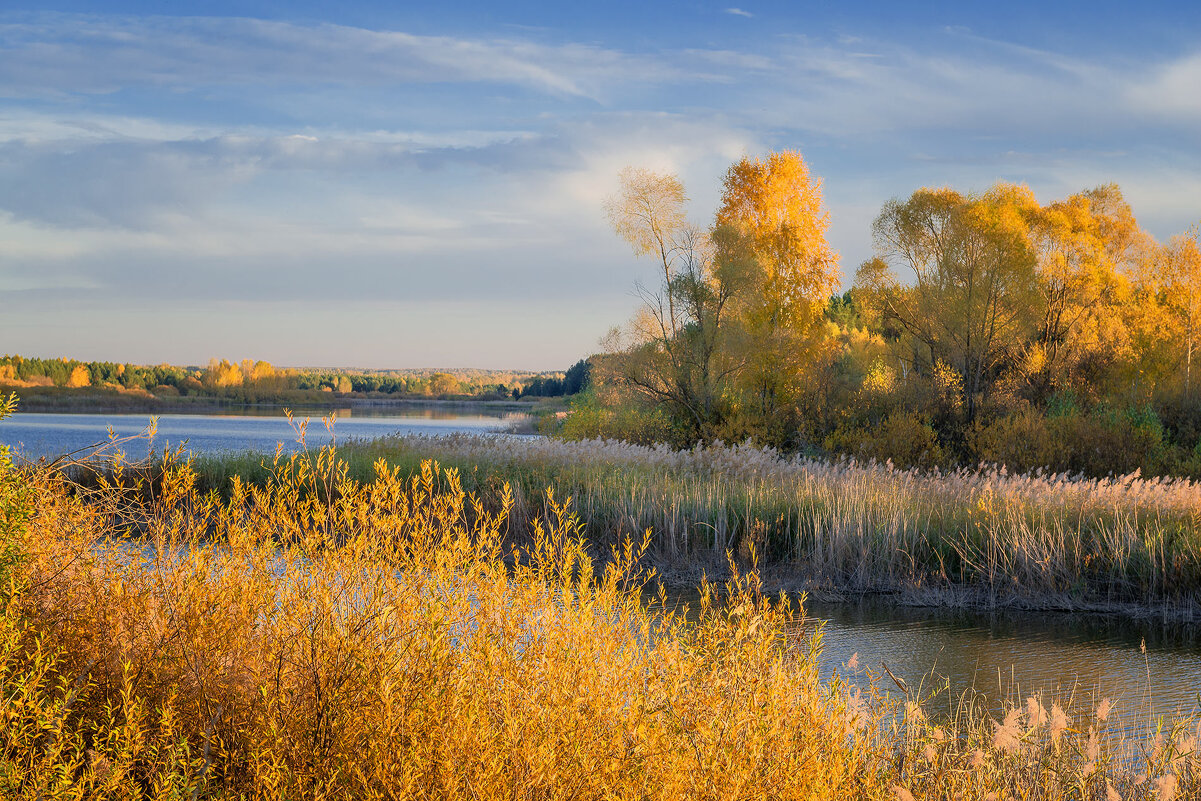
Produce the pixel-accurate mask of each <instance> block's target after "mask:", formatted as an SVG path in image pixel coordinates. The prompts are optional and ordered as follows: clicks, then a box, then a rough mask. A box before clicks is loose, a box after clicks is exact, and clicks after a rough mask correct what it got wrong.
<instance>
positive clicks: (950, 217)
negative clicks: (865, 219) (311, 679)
mask: <svg viewBox="0 0 1201 801" xmlns="http://www.w3.org/2000/svg"><path fill="white" fill-rule="evenodd" d="M1036 205H1037V204H1036V203H1035V201H1034V199H1033V196H1032V195H1031V194H1030V192H1029V190H1027V189H1025V188H1024V187H1017V186H1011V185H1005V184H998V185H997V186H995V187H993V188H992V189H991V190H989V191H988V192H987V193H985V194H984V195H982V196H979V197H976V196H971V195H962V194H960V193H958V192H956V191H954V190H952V189H949V188H944V189H919V190H918V191H916V192H914V193H913V195H912V196H910V197H909V199H908V200H905V201H901V200H892V201H890V202H888V203H887V204H885V206H884V209H883V211H882V212H881V213H880V216H879V217H877V218H876V221H875V223H874V224H873V233H874V237H875V244H876V248H877V251H878V254H879V255H878V256H877V257H876V258H874V259H872V260H870V261H868V262H866V263H865V264H864V265H863V266H861V267H860V269H859V272H858V274H857V276H856V286H857V288H859V289H860V290H861V291H862V293H863V295H864V297H865V298H868V299H869V302H871V303H873V304H875V305H876V307H877V309H878V312H879V313H880V315H881V317H882V318H883V319H884V320H885V321H886V324H889V325H893V326H895V327H896V328H897V329H898V330H899V331H900V332H901V333H903V334H905V335H907V338H908V341H909V358H910V360H911V366H912V367H913V368H914V369H916V370H917V371H918V372H920V373H923V374H925V375H927V376H933V375H935V373H936V371H937V368H938V366H939V364H940V363H945V364H947V365H949V366H951V367H952V368H954V370H955V371H956V372H958V374H959V377H960V379H961V381H962V387H963V390H962V391H963V396H964V398H963V399H964V409H965V412H966V419H967V420H968V421H971V420H972V419H974V417H975V415H976V411H977V408H978V403H979V400H978V399H979V398H980V396H981V395H983V394H984V393H985V392H986V391H987V390H988V388H989V384H990V381H991V380H992V379H993V378H995V375H996V371H997V369H998V367H999V365H1000V364H1001V362H1002V360H1003V358H1004V357H1005V356H1006V355H1007V354H1012V353H1013V352H1014V351H1015V349H1017V348H1019V347H1020V346H1021V345H1022V344H1023V343H1024V342H1025V341H1026V340H1027V338H1028V337H1029V335H1030V333H1031V331H1032V328H1033V324H1034V315H1035V314H1037V298H1038V295H1037V284H1036V276H1035V264H1036V260H1035V255H1034V252H1033V250H1032V248H1031V246H1030V242H1029V239H1028V235H1027V226H1026V221H1025V220H1026V216H1027V214H1028V213H1029V211H1030V210H1031V208H1032V207H1034V206H1036ZM898 270H899V271H901V273H902V274H903V276H899V275H898V272H897V271H898Z"/></svg>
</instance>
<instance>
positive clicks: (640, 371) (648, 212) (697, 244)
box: [605, 168, 742, 439]
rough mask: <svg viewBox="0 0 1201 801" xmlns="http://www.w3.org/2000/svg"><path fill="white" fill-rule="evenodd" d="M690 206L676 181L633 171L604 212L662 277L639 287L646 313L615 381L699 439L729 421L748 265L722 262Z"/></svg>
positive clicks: (622, 349) (633, 328)
mask: <svg viewBox="0 0 1201 801" xmlns="http://www.w3.org/2000/svg"><path fill="white" fill-rule="evenodd" d="M686 204H687V196H686V195H685V193H684V186H683V184H682V183H681V182H680V180H679V178H678V177H677V176H675V175H671V174H667V173H655V172H651V171H649V170H645V169H634V168H627V169H625V170H623V171H622V173H621V175H620V190H619V192H618V193H617V194H616V195H615V196H613V197H612V198H610V199H609V200H608V201H607V202H606V204H605V211H606V214H607V216H608V218H609V222H610V223H611V224H612V226H613V229H614V230H615V231H616V232H617V234H618V235H619V236H621V237H622V238H623V239H625V240H626V241H627V242H629V243H630V246H631V247H632V248H633V250H634V253H635V254H637V255H650V256H652V257H653V258H654V260H655V262H656V267H657V270H658V277H659V281H658V284H659V285H658V286H657V287H655V288H653V289H648V288H647V287H645V286H643V285H641V284H639V287H638V291H639V294H640V296H641V297H642V300H643V307H642V309H640V310H639V313H638V314H637V315H636V316H635V318H634V320H633V322H632V323H631V325H630V326H629V329H628V334H629V336H628V339H629V341H627V342H625V343H622V344H621V345H620V346H619V348H618V350H619V354H617V355H618V356H619V358H617V359H615V360H613V361H612V362H611V363H612V364H613V365H614V369H615V371H616V378H617V380H619V381H620V382H622V383H623V384H624V385H626V386H628V387H630V388H632V389H634V390H635V391H636V392H638V393H639V394H640V395H642V396H644V397H646V398H648V399H650V400H651V401H653V402H655V403H660V404H663V405H665V406H666V407H667V408H668V410H669V411H670V413H671V415H672V417H673V418H674V419H676V420H678V421H679V422H680V423H681V424H682V425H683V426H684V427H685V428H686V429H687V431H688V432H689V437H690V438H694V439H695V438H705V437H708V436H710V435H711V434H712V432H713V431H714V430H716V429H717V428H718V427H719V426H720V425H721V424H722V422H723V421H724V418H725V414H726V410H725V405H724V398H725V395H726V387H727V383H728V381H729V380H730V378H731V376H732V375H733V373H734V372H735V371H736V369H737V364H736V363H734V362H733V361H732V360H731V359H730V357H729V353H728V347H727V345H728V340H729V332H728V329H727V326H726V317H727V314H726V310H727V307H728V304H729V302H730V299H731V297H732V295H733V293H734V292H735V290H736V286H737V278H738V275H737V273H738V270H739V269H740V268H741V266H742V265H741V264H740V263H737V262H736V261H733V260H730V259H727V260H726V261H725V262H719V261H718V260H717V258H716V254H717V248H716V246H715V240H714V237H713V236H712V235H711V232H708V231H704V230H702V229H701V228H699V227H697V226H695V225H692V224H690V223H689V222H688V221H687V217H686V213H685V211H686V210H685V207H686ZM731 252H733V250H731Z"/></svg>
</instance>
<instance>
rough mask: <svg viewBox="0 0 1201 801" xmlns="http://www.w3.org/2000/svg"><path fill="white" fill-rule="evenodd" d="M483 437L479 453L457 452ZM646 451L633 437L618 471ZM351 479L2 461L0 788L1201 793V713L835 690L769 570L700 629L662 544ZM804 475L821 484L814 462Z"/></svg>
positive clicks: (419, 477)
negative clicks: (211, 475) (49, 467)
mask: <svg viewBox="0 0 1201 801" xmlns="http://www.w3.org/2000/svg"><path fill="white" fill-rule="evenodd" d="M478 446H479V443H478V442H473V441H470V440H463V441H460V442H459V447H460V448H462V456H463V458H466V457H467V456H468V455H469V453H470V450H469V449H470V447H478ZM590 447H592V448H593V449H594V450H595V452H596V453H598V454H600V453H603V446H600V445H592V446H590ZM509 453H510V454H512V457H513V458H514V459H522V458H525V459H529V458H532V457H531V456H530V453H532V451H522V450H520V449H518V448H513V449H510V450H509ZM630 453H638V452H629V451H625V450H622V449H615V451H614V452H613V453H612V454H611V455H610V457H609V460H610V463H611V465H612V469H613V470H620V469H622V468H621V462H620V457H621V456H622V454H626V455H627V456H628V455H629V454H630ZM723 454H725V455H727V456H730V458H735V457H736V456H738V451H736V450H733V451H728V452H724V451H723V452H714V453H709V454H692V455H681V456H677V457H672V456H670V455H669V454H665V453H664V454H661V457H662V459H663V460H664V461H665V464H664V466H662V467H661V468H658V469H660V470H664V471H666V469H667V466H668V465H667V463H669V462H670V460H671V459H673V458H674V459H678V460H680V461H681V462H683V463H685V464H686V465H691V464H692V463H693V462H702V461H703V462H705V463H706V464H708V465H709V468H708V470H709V471H710V472H711V473H712V474H713V475H710V476H709V477H708V478H705V477H704V476H703V475H702V474H701V473H700V471H699V468H698V467H697V466H696V465H692V467H690V468H689V469H691V470H693V471H694V472H696V473H697V476H696V477H695V479H693V480H695V482H697V486H699V487H703V486H710V487H712V486H713V485H714V482H715V481H716V478H715V476H716V475H717V474H718V471H719V465H720V464H721V462H720V461H719V456H721V455H723ZM368 455H369V454H366V453H363V452H361V451H360V452H358V453H357V454H356V455H355V458H356V459H357V460H361V459H364V458H367V456H368ZM543 455H544V456H546V454H543ZM645 457H646V454H640V453H639V459H645ZM750 464H751V461H750V460H749V459H748V458H747V454H742V455H741V458H739V459H737V460H736V461H735V462H734V463H733V464H732V465H730V466H729V467H728V468H727V469H728V470H730V471H732V475H735V476H742V477H743V479H746V480H749V479H747V477H748V476H749V475H750V474H749V473H748V472H746V471H748V470H749V469H750V467H749V465H750ZM350 469H351V464H350V463H348V462H346V461H343V460H342V459H341V458H340V456H339V454H338V453H336V452H335V451H334V450H333V449H325V450H321V451H316V450H313V451H309V452H308V453H307V454H304V455H300V456H296V457H291V458H286V459H280V460H278V461H276V462H274V463H272V464H271V467H270V469H268V470H266V472H265V473H264V474H263V475H261V476H258V477H257V478H258V479H259V480H258V481H256V482H255V483H253V484H252V483H249V482H246V481H242V480H241V479H237V480H234V481H232V482H231V486H230V488H229V491H228V493H227V494H226V495H224V496H222V495H220V494H217V493H211V492H203V491H200V490H199V489H198V476H197V474H196V472H194V470H193V469H192V468H191V467H189V466H187V465H176V466H173V467H170V468H169V469H168V470H166V472H165V474H164V475H162V476H160V478H159V480H158V481H157V482H156V484H155V486H154V492H153V493H152V494H151V493H148V492H147V487H145V486H141V485H139V481H140V480H139V479H138V478H137V475H136V473H129V474H125V473H122V472H121V471H116V472H114V473H110V474H109V476H108V477H107V478H104V479H102V480H100V481H98V482H95V483H94V484H93V486H92V487H91V488H90V489H85V488H80V487H72V486H69V485H68V484H67V483H66V480H65V479H64V477H63V476H62V474H61V473H53V472H49V471H45V470H34V471H26V472H24V473H19V472H17V471H14V470H12V469H10V468H7V467H5V468H4V469H3V470H0V504H2V506H0V508H3V510H4V517H3V524H4V527H3V534H4V536H5V539H6V541H7V542H9V543H10V544H11V545H12V547H11V548H10V550H9V551H8V556H7V558H6V560H5V572H6V576H5V586H6V590H5V591H4V594H3V609H2V612H3V614H2V615H0V687H2V691H3V694H4V698H5V708H4V714H5V719H6V725H5V726H4V728H3V732H2V733H0V792H2V793H3V794H4V795H5V796H6V797H23V798H33V797H39V798H48V799H49V798H180V799H183V798H190V799H195V798H281V799H282V798H430V799H433V798H452V799H453V798H464V799H492V798H529V799H535V798H537V799H559V798H563V799H566V798H598V799H599V798H648V799H649V798H673V799H675V798H712V799H737V798H787V799H792V798H804V799H843V798H862V799H898V801H907V800H908V799H909V798H931V799H948V801H949V800H950V799H956V798H998V799H999V798H1043V799H1068V798H1072V799H1076V798H1098V799H1110V798H1124V799H1171V798H1187V797H1193V796H1192V795H1190V794H1195V793H1196V792H1197V791H1198V789H1201V787H1199V785H1198V781H1199V770H1201V765H1199V764H1198V760H1197V756H1196V752H1195V745H1196V735H1197V731H1196V725H1195V724H1196V721H1192V720H1176V721H1171V720H1160V719H1154V718H1152V719H1148V718H1145V717H1141V716H1140V714H1139V710H1126V712H1128V713H1129V714H1128V715H1127V716H1126V717H1124V718H1123V717H1122V716H1121V715H1120V714H1119V713H1120V712H1122V710H1114V711H1111V710H1110V709H1109V704H1108V702H1105V701H1102V702H1101V703H1100V704H1099V706H1098V707H1097V708H1096V709H1095V710H1093V711H1091V712H1089V713H1088V714H1087V715H1081V714H1079V713H1077V715H1076V718H1077V719H1075V720H1073V719H1071V718H1070V717H1069V716H1068V713H1067V712H1065V711H1064V710H1065V708H1068V707H1067V705H1066V701H1064V700H1063V699H1050V698H1046V699H1043V698H1030V699H1026V700H1021V699H1019V701H1020V703H1019V704H1017V705H1014V706H1012V707H1011V708H1008V709H1006V710H1005V711H1004V714H1002V715H1000V716H993V715H990V714H989V713H988V712H987V711H986V710H985V709H984V708H983V707H981V706H978V705H975V704H974V703H973V699H971V698H970V697H969V698H964V699H963V701H962V702H961V704H960V705H959V706H958V707H957V708H954V709H950V710H940V709H928V708H924V707H923V703H922V702H923V699H922V697H921V696H920V695H919V694H917V693H904V694H901V693H897V692H894V693H892V694H885V693H884V692H883V691H882V690H881V689H879V687H878V686H877V689H875V690H872V691H868V692H859V691H856V692H851V691H850V689H849V687H848V686H847V685H845V684H843V683H842V682H841V681H840V680H839V679H838V678H835V679H834V680H832V681H827V682H823V681H821V680H819V678H818V676H817V671H816V669H815V665H816V654H817V653H818V650H819V649H820V647H821V640H820V634H819V633H818V634H815V633H814V632H812V630H806V629H804V628H801V627H798V626H797V623H796V621H797V620H798V616H799V612H800V610H799V609H798V608H797V607H796V606H795V605H793V604H791V603H790V602H789V601H788V600H787V599H786V598H784V597H781V598H777V599H772V598H769V597H767V596H765V594H764V593H762V592H761V586H760V584H759V582H758V578H757V577H756V576H755V575H754V574H753V573H750V574H737V573H736V574H735V575H733V576H731V578H730V580H729V582H728V583H726V584H725V585H723V586H713V585H709V584H706V585H705V586H704V587H703V588H702V596H701V597H702V600H701V601H700V602H699V608H696V609H693V610H691V611H689V612H688V613H687V614H685V613H684V612H683V611H678V612H673V611H670V610H665V609H664V608H663V605H662V604H661V603H656V602H655V601H654V600H653V596H652V597H648V595H647V594H646V592H645V590H647V589H653V588H654V586H655V583H654V581H653V578H652V577H651V576H650V575H648V574H647V573H645V572H643V571H642V569H641V568H640V567H639V565H640V564H641V563H642V561H643V560H642V559H641V557H642V556H643V554H644V552H645V550H646V549H648V548H658V547H665V546H666V544H667V543H668V542H670V540H663V541H661V542H658V543H655V542H651V541H650V540H648V539H631V540H626V541H624V542H622V543H619V544H618V545H616V547H615V549H614V550H613V551H612V552H610V553H609V554H608V555H607V558H605V559H604V560H603V563H602V562H599V561H597V560H595V559H594V557H593V554H595V553H596V551H597V546H596V544H595V543H592V542H589V541H588V540H587V539H586V538H585V536H584V531H583V528H582V527H581V525H580V524H579V522H578V520H577V518H576V517H575V513H574V507H573V506H569V505H568V504H567V503H566V501H553V502H552V501H551V500H550V499H549V498H548V499H547V500H546V501H545V504H544V505H543V506H542V507H540V508H541V509H543V510H544V511H545V512H547V514H544V515H542V514H540V515H539V516H538V517H534V516H531V517H530V528H529V531H528V532H526V536H525V537H524V538H523V539H524V543H523V545H522V547H520V548H517V547H515V546H514V545H513V544H512V537H511V535H510V534H508V533H507V529H508V526H509V523H510V516H511V515H512V514H513V512H514V510H515V509H516V504H517V500H516V491H514V492H513V494H512V495H511V496H510V495H508V494H507V493H506V492H505V489H504V487H503V485H502V487H501V488H499V489H498V490H497V498H498V499H499V501H500V503H499V507H498V508H496V509H494V510H493V509H490V508H489V507H490V506H491V504H490V503H485V502H483V501H481V500H479V499H478V498H476V497H475V496H473V495H472V494H470V493H468V492H466V491H465V490H464V486H463V482H462V481H461V480H460V474H459V472H458V471H456V470H454V469H453V468H446V467H438V466H436V465H434V464H433V463H431V462H429V461H423V462H421V463H420V464H419V465H418V469H417V471H416V473H415V474H414V475H413V476H412V477H410V478H405V477H403V475H402V471H401V470H399V469H398V468H391V467H388V466H387V464H386V463H385V462H383V461H377V462H376V463H375V465H374V467H373V475H372V477H371V478H372V480H371V481H370V482H361V481H358V480H356V479H355V478H354V477H352V476H351V475H350ZM531 469H532V468H531ZM795 469H796V470H797V471H802V472H798V475H797V476H794V477H793V478H792V479H791V480H793V481H801V480H802V478H801V477H800V476H801V475H802V474H803V470H804V469H807V468H801V467H796V468H795ZM831 469H833V468H831ZM841 469H843V470H852V468H849V467H846V466H844V467H843V468H841ZM642 470H643V471H649V472H647V473H646V475H649V476H654V475H657V473H656V472H655V469H653V468H651V467H649V466H646V465H643V467H642ZM738 471H743V472H741V473H740V472H738ZM873 475H875V473H873V472H870V471H869V472H867V473H866V474H865V478H864V481H867V479H868V478H869V477H871V476H873ZM645 480H650V479H645ZM804 480H809V481H814V482H816V481H817V479H816V478H813V477H810V478H808V479H804ZM831 480H832V476H831ZM894 480H895V481H898V482H902V483H903V482H905V481H909V482H914V486H917V487H920V486H921V484H920V482H919V481H918V479H917V477H912V476H911V477H909V478H908V479H906V478H904V477H903V476H902V477H895V478H894ZM705 482H708V483H707V484H706V483H705ZM636 486H637V485H636ZM682 486H684V487H686V486H689V485H688V484H687V483H686V482H685V483H684V484H683V485H682ZM760 491H763V492H766V490H756V492H760ZM963 491H967V490H963ZM1065 491H1066V490H1065ZM1167 491H1168V490H1164V492H1167ZM1177 491H1178V492H1180V491H1182V490H1179V488H1177ZM522 492H525V490H522ZM597 497H600V496H599V495H598V496H597ZM752 497H754V498H758V497H760V496H758V495H755V496H752ZM872 497H877V496H872ZM858 502H859V503H862V502H863V501H862V500H861V501H858ZM640 503H641V502H640V501H639V500H638V496H637V495H635V496H634V499H633V500H631V501H630V507H629V508H631V509H633V508H641V507H640V506H638V504H640ZM681 547H682V546H681ZM856 670H858V668H857V666H855V665H853V664H848V665H847V666H846V667H845V671H846V672H847V673H848V674H849V673H850V672H853V671H856Z"/></svg>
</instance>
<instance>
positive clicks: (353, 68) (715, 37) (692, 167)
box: [0, 0, 1201, 369]
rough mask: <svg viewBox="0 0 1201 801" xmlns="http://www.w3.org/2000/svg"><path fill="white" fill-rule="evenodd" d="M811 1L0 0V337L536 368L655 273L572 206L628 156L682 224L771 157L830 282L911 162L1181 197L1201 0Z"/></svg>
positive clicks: (1158, 216) (37, 350) (1167, 224)
mask: <svg viewBox="0 0 1201 801" xmlns="http://www.w3.org/2000/svg"><path fill="white" fill-rule="evenodd" d="M18 2H19V0H18ZM832 5H833V4H830V3H785V2H773V3H750V2H747V3H744V4H742V5H739V6H737V7H734V6H731V5H729V4H724V3H707V2H692V3H676V4H670V5H669V4H656V3H651V2H639V3H634V2H621V3H605V4H595V5H586V6H580V5H579V4H571V3H561V2H557V3H534V2H509V3H504V4H500V3H496V4H492V3H441V4H388V3H342V4H329V3H316V2H284V1H283V0H279V2H240V3H233V2H208V3H197V4H191V5H190V6H189V5H185V4H180V3H172V4H164V3H161V2H156V3H151V2H140V3H106V4H95V3H49V4H38V6H37V7H36V8H35V7H33V6H32V5H31V6H29V7H27V8H26V9H24V10H20V9H19V8H17V9H15V10H14V9H12V8H9V10H5V11H3V12H0V304H2V308H3V311H0V351H3V352H20V353H25V354H34V355H45V356H51V355H71V356H77V357H82V358H104V359H113V360H127V361H139V362H158V361H171V362H185V363H189V362H190V363H199V362H203V361H207V359H208V358H209V357H210V356H224V357H228V358H237V359H240V358H243V357H251V358H263V359H268V360H270V361H272V362H275V363H277V364H289V365H304V364H325V365H360V366H374V367H416V366H428V365H443V366H479V367H498V368H499V367H515V368H532V369H553V368H563V367H566V366H567V365H568V364H570V363H571V362H573V361H574V360H575V359H577V358H579V357H580V356H583V355H586V354H587V353H589V352H592V351H594V350H595V349H596V347H597V341H598V339H599V338H600V337H602V336H603V335H604V334H605V333H606V331H607V330H608V329H609V328H610V327H611V326H613V325H616V324H619V323H621V322H622V321H623V320H625V319H626V318H627V317H628V316H629V315H630V313H631V312H632V310H633V309H634V307H635V305H636V302H637V301H636V299H635V297H634V295H633V291H632V290H633V286H634V283H635V282H636V281H637V280H639V279H646V280H652V277H653V270H652V265H650V264H648V263H645V262H640V261H638V260H636V259H634V258H633V257H632V256H631V255H630V254H629V252H628V250H627V249H626V248H625V247H624V246H623V244H622V243H621V242H619V241H617V239H616V238H615V237H614V236H613V235H612V234H611V232H610V231H609V230H608V228H607V226H606V224H605V221H604V218H603V214H602V210H601V207H602V203H603V200H604V198H605V197H606V196H607V195H609V194H611V193H612V192H613V191H614V190H615V189H616V176H617V172H618V170H619V169H620V168H621V167H622V166H624V165H626V164H634V165H639V166H647V167H651V168H655V169H669V170H672V171H675V172H678V173H680V174H681V176H682V177H683V178H684V180H685V184H686V186H687V187H688V190H689V194H690V196H691V198H692V211H693V216H694V218H695V219H696V221H697V222H702V223H703V222H707V221H708V220H709V219H710V218H711V215H712V212H713V209H714V206H715V205H716V202H717V194H718V187H719V183H720V178H721V175H722V173H723V172H724V170H725V169H726V167H728V166H729V164H730V163H731V162H732V161H734V160H735V159H737V158H739V157H740V156H741V155H743V154H744V153H751V154H756V153H762V152H765V151H767V150H770V149H777V148H797V149H799V150H801V151H802V152H803V153H804V155H805V157H806V159H807V161H808V162H809V164H810V168H811V170H812V171H813V172H814V173H815V174H816V175H818V176H820V177H821V178H822V179H823V182H824V190H825V195H826V200H827V204H828V206H829V209H830V213H831V230H830V238H831V241H832V243H833V245H834V247H835V248H836V249H837V250H838V251H839V252H840V253H841V256H842V269H843V272H844V275H847V276H849V275H852V274H853V272H854V269H855V267H856V265H858V264H859V262H861V261H862V260H863V259H865V258H867V257H868V256H870V254H871V241H870V223H871V220H872V218H873V217H874V216H875V214H876V213H877V212H878V210H879V208H880V206H881V205H882V204H883V203H884V202H885V201H886V200H888V199H889V198H890V197H894V196H900V195H906V194H908V193H909V192H911V191H913V190H914V189H915V188H917V187H919V186H924V185H943V184H950V185H953V186H955V187H957V188H961V189H965V190H967V189H984V188H986V187H987V186H989V185H991V184H992V183H993V182H995V181H997V180H1007V181H1016V182H1023V183H1027V184H1029V185H1030V186H1031V187H1032V188H1033V189H1034V191H1035V192H1036V193H1037V194H1038V195H1039V197H1040V198H1042V199H1043V200H1050V199H1053V198H1058V197H1062V196H1065V195H1067V194H1070V193H1071V192H1074V191H1078V190H1081V189H1085V188H1089V187H1092V186H1095V185H1098V184H1100V183H1106V182H1110V181H1116V182H1117V183H1119V184H1120V185H1121V186H1122V188H1123V190H1124V191H1125V193H1126V196H1127V198H1128V199H1129V200H1130V201H1131V203H1132V204H1133V206H1134V209H1135V212H1136V214H1137V215H1138V217H1139V219H1140V221H1141V222H1142V223H1143V225H1144V226H1145V227H1146V228H1147V229H1148V230H1149V231H1150V232H1151V233H1153V234H1154V235H1156V236H1158V237H1161V238H1165V237H1167V236H1169V235H1171V234H1172V233H1175V232H1177V231H1180V230H1183V229H1184V228H1186V227H1187V226H1188V225H1190V224H1193V223H1196V222H1197V221H1198V219H1201V4H1196V5H1194V4H1179V5H1178V6H1177V5H1174V4H1155V3H1144V4H1141V5H1140V6H1139V7H1138V8H1137V9H1136V8H1134V7H1133V6H1134V4H1128V3H1105V2H1093V3H1087V4H1085V3H1047V2H1042V3H1008V4H993V5H990V6H989V8H987V9H982V8H978V7H977V5H978V4H973V3H963V2H959V3H929V4H924V5H922V6H921V7H920V8H911V7H909V4H900V3H883V2H881V3H859V4H855V3H843V4H838V7H837V9H834V8H832ZM48 8H50V9H52V10H47V9H48Z"/></svg>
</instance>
